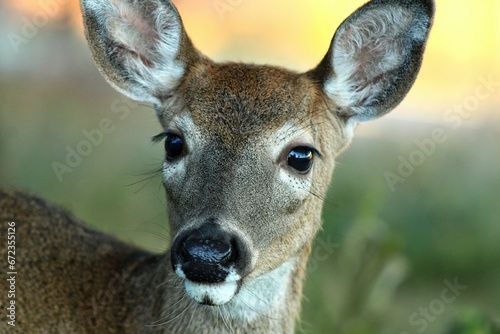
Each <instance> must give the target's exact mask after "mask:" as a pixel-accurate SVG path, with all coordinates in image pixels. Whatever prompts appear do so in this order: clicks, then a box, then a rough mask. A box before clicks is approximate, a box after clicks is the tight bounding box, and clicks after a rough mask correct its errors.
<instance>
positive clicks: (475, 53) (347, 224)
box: [0, 0, 500, 334]
mask: <svg viewBox="0 0 500 334" xmlns="http://www.w3.org/2000/svg"><path fill="white" fill-rule="evenodd" d="M174 3H175V4H176V5H177V7H178V8H179V11H180V13H181V15H182V17H183V20H184V24H185V26H186V29H187V31H188V33H189V34H190V36H191V38H192V39H193V41H194V43H195V44H196V45H197V46H198V48H199V49H201V50H202V51H203V52H204V53H205V54H207V55H209V56H210V57H212V58H214V59H216V60H235V61H249V62H255V63H270V64H275V65H281V66H286V67H291V68H293V69H296V70H301V71H302V70H307V69H310V68H312V67H314V66H315V65H316V64H317V63H318V62H319V61H320V60H321V58H322V57H323V55H324V54H325V52H326V51H327V48H328V46H329V43H330V40H331V37H332V36H333V33H334V31H335V29H336V27H337V26H338V25H339V24H340V23H341V22H342V20H343V19H344V18H346V17H347V16H348V15H349V14H350V13H351V12H352V11H354V10H355V9H356V8H357V7H359V6H360V5H362V4H363V1H358V0H356V1H340V0H337V1H335V0H328V1H326V0H317V1H305V0H300V1H293V2H292V1H287V2H286V3H285V2H283V1H270V0H267V1H264V0H252V1H250V0H210V1H199V0H198V1H195V0H174ZM0 35H1V36H2V38H1V39H0V186H9V187H17V188H24V189H28V190H31V191H34V192H37V193H39V194H41V195H43V196H44V197H46V198H48V199H50V200H51V201H54V202H56V203H59V204H61V205H63V206H64V207H66V208H68V209H70V210H72V211H73V212H74V213H75V214H76V215H77V216H78V217H80V218H82V219H84V220H85V221H87V222H89V223H90V224H92V225H94V226H96V227H98V228H99V229H101V230H104V231H107V232H109V233H112V234H114V235H117V236H118V237H119V238H120V239H122V240H125V241H127V242H130V243H135V244H137V245H140V246H142V247H144V248H146V249H148V250H151V251H155V252H158V251H162V250H165V248H166V247H167V240H168V235H166V232H165V226H166V224H167V221H166V218H165V206H164V196H163V190H162V187H161V185H160V177H159V175H158V173H157V172H156V171H157V170H158V168H159V167H160V166H161V162H162V156H163V148H162V145H161V144H159V145H152V144H151V141H150V138H151V137H152V136H153V135H155V134H157V133H159V132H160V131H161V128H160V126H159V124H157V121H156V118H155V114H154V111H153V110H152V108H151V107H149V106H143V105H137V104H135V103H133V102H131V101H129V100H127V99H126V98H123V97H121V96H120V95H119V94H118V93H116V92H115V91H114V90H113V89H112V88H110V87H109V86H108V84H107V83H106V82H105V81H104V79H102V78H101V76H100V74H99V73H98V71H97V69H96V67H95V65H94V64H93V61H92V59H91V56H90V53H89V51H88V48H87V46H86V42H85V40H84V38H83V33H82V24H81V15H80V10H79V4H78V2H77V1H75V0H41V1H37V0H3V1H2V2H0ZM499 62H500V2H499V1H498V0H476V1H473V0H462V1H453V0H437V16H436V19H435V24H434V28H433V31H432V33H431V37H430V41H429V45H428V48H427V51H426V56H425V60H424V63H423V67H422V70H421V72H420V76H419V78H418V80H417V82H416V84H415V86H414V88H413V89H412V91H411V92H410V94H409V95H408V97H407V98H406V99H405V101H404V102H403V103H402V104H401V105H400V106H399V107H398V108H397V109H396V110H394V111H393V112H392V113H391V114H389V115H387V116H385V117H383V118H381V119H379V120H377V121H375V122H372V123H366V124H362V125H360V126H359V127H358V129H357V133H356V134H357V136H356V137H355V139H354V142H353V144H352V146H351V148H350V149H349V150H348V151H347V152H346V153H344V155H343V156H342V157H340V158H339V160H338V162H337V168H336V171H335V174H334V178H333V182H332V185H331V190H330V192H329V195H328V199H327V201H326V204H325V209H324V216H323V217H324V218H323V220H324V225H323V226H324V229H323V231H321V232H320V234H319V235H318V237H317V239H316V243H315V249H314V250H313V253H312V256H311V261H310V263H309V270H308V279H307V282H306V286H305V291H304V294H305V298H304V303H303V316H302V319H301V322H300V323H299V325H298V332H299V333H333V332H336V333H399V334H410V333H411V334H413V333H499V332H500V330H499V329H498V327H499V326H500V325H499V323H500V111H499V105H500V66H499ZM103 122H104V123H106V124H108V126H109V127H107V129H108V132H106V133H103V136H101V137H99V136H97V137H94V142H92V143H91V144H90V145H89V144H88V143H89V141H88V137H89V136H91V134H95V133H96V131H97V130H99V129H100V128H101V127H102V124H103ZM110 124H111V125H110ZM75 152H76V153H78V152H83V154H75ZM495 328H496V329H495Z"/></svg>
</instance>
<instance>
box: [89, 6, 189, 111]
mask: <svg viewBox="0 0 500 334" xmlns="http://www.w3.org/2000/svg"><path fill="white" fill-rule="evenodd" d="M86 3H87V5H88V6H89V8H91V9H92V10H93V11H94V13H95V15H96V17H98V18H100V20H101V21H102V23H103V27H104V28H105V31H104V32H103V33H104V34H107V36H108V38H109V39H111V41H112V42H113V43H114V44H116V46H115V47H114V48H112V49H111V50H110V51H111V52H110V53H108V54H107V57H115V59H114V60H112V61H113V62H114V64H113V65H116V62H117V61H118V63H119V66H120V67H121V70H122V71H124V72H123V73H122V75H123V76H125V78H124V79H125V81H126V84H127V85H126V86H125V87H116V84H114V83H113V85H114V86H115V87H116V88H118V89H119V90H120V91H121V92H122V93H124V94H126V95H128V96H129V97H131V98H133V99H135V100H140V101H147V102H152V103H155V104H159V102H160V101H159V98H158V97H161V96H164V95H166V94H168V92H170V91H171V90H172V89H174V88H175V87H176V86H177V84H178V82H179V80H180V79H181V78H182V76H183V75H184V73H185V67H184V64H182V63H181V62H179V61H177V60H176V57H177V54H178V53H179V49H180V43H181V37H182V26H181V21H180V18H179V17H178V14H177V11H176V10H175V8H174V7H173V5H171V4H165V3H162V2H161V1H157V0H148V1H137V0H135V1H134V0H108V1H95V0H94V1H86Z"/></svg>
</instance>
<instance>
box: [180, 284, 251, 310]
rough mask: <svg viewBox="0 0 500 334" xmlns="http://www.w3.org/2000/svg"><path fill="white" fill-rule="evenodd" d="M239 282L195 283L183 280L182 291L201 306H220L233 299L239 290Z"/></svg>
mask: <svg viewBox="0 0 500 334" xmlns="http://www.w3.org/2000/svg"><path fill="white" fill-rule="evenodd" d="M240 282H241V281H234V282H224V283H196V282H192V281H190V280H184V289H185V291H186V293H187V294H188V296H189V297H191V298H192V299H193V300H195V301H196V302H198V303H199V304H202V305H208V306H220V305H224V304H226V303H228V302H229V301H231V300H232V299H233V297H234V296H236V294H237V293H238V291H239V289H240V286H241V284H240Z"/></svg>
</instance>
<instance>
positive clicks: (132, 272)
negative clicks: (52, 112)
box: [0, 0, 435, 333]
mask: <svg viewBox="0 0 500 334" xmlns="http://www.w3.org/2000/svg"><path fill="white" fill-rule="evenodd" d="M81 8H82V13H83V20H84V26H85V35H86V38H87V40H88V44H89V46H90V50H91V53H92V55H93V57H94V60H95V63H96V65H97V67H98V69H99V70H100V72H101V73H102V75H103V76H104V78H105V79H106V80H107V81H108V82H109V83H110V84H111V86H113V87H114V88H115V89H117V90H118V91H119V92H121V93H122V94H124V95H125V96H127V97H129V98H131V99H133V100H135V101H140V102H142V103H149V104H152V105H153V106H154V110H155V112H156V114H157V117H158V119H159V121H160V123H161V125H162V128H163V132H162V133H161V134H159V135H157V136H155V137H154V140H155V141H158V142H163V143H164V146H165V158H164V160H163V163H162V169H161V176H162V183H163V186H164V189H165V195H166V203H167V208H168V210H167V211H168V214H167V215H168V217H167V218H168V222H169V225H168V229H169V232H170V236H171V237H170V239H171V240H169V241H168V242H169V245H170V246H169V248H168V250H167V251H166V252H164V253H161V254H156V253H151V252H148V251H146V250H143V249H141V248H138V247H136V246H132V245H129V244H127V243H125V242H122V241H119V240H118V239H116V238H115V237H113V236H111V235H107V234H104V233H102V232H99V231H98V230H97V229H95V228H93V227H90V225H87V224H86V223H84V222H82V221H80V220H79V219H77V218H75V217H74V216H73V215H72V214H71V213H70V212H68V211H66V210H65V209H63V208H61V207H58V206H57V205H55V204H51V203H49V202H48V201H46V200H44V199H43V198H40V197H38V196H37V195H34V194H32V193H29V192H26V191H21V190H14V189H3V190H1V192H0V218H1V219H0V222H1V224H2V225H1V226H2V227H1V229H2V233H1V236H2V237H1V239H2V247H1V251H0V252H1V257H0V262H1V263H2V269H4V268H7V266H8V263H7V262H6V261H7V258H8V254H7V247H6V245H7V235H9V239H8V241H9V242H10V241H11V239H12V240H14V241H15V259H16V260H15V268H14V269H15V274H16V275H17V276H15V278H16V280H15V282H14V283H15V286H14V289H15V295H16V296H15V299H11V300H10V301H9V300H7V298H6V296H4V295H2V297H1V298H0V306H1V307H0V308H1V309H2V312H4V313H5V312H6V309H7V310H9V309H10V310H11V309H12V301H14V309H15V312H14V318H15V323H13V322H11V323H10V324H9V323H8V322H7V321H3V322H2V323H1V324H0V331H1V332H9V333H15V332H18V333H293V332H294V330H295V326H296V322H297V321H298V320H297V319H298V318H299V314H300V307H301V299H302V286H303V282H304V278H305V274H306V270H305V268H306V264H307V260H308V257H309V254H310V252H311V247H312V242H313V239H314V237H315V235H316V233H317V232H318V230H319V229H320V227H321V223H322V222H321V211H322V206H323V203H324V197H325V195H326V192H327V189H328V187H329V184H330V181H331V178H332V173H333V169H334V165H335V161H336V159H337V157H338V156H339V155H340V154H341V153H342V152H343V151H344V150H345V149H346V148H347V146H348V145H349V143H350V142H351V140H352V137H353V134H354V131H355V128H356V126H357V125H358V124H359V123H361V122H365V121H369V120H372V119H375V118H378V117H381V116H382V115H384V114H386V113H388V112H389V111H391V110H393V109H394V108H395V107H396V106H397V105H398V104H399V103H400V102H401V101H402V100H403V98H404V97H405V96H406V95H407V93H408V92H409V90H410V88H411V87H412V85H413V83H414V82H415V80H416V77H417V74H418V72H419V70H420V67H421V64H422V60H423V54H424V50H425V46H426V44H427V40H428V36H429V32H430V29H431V26H432V22H433V17H434V11H435V8H434V2H433V1H432V0H372V1H369V2H367V3H366V4H364V5H363V6H361V7H360V8H359V9H357V10H356V11H355V12H353V13H352V14H351V15H350V16H349V17H348V18H347V19H345V21H343V22H342V23H341V24H340V25H339V27H338V28H337V30H336V32H335V34H334V36H333V39H332V41H331V43H330V46H329V48H328V50H327V53H326V55H325V56H324V58H323V59H322V60H321V61H320V62H319V64H318V65H317V66H316V67H315V68H313V69H312V70H309V71H306V72H296V71H292V70H289V69H285V68H281V67H278V66H270V65H259V64H247V63H238V62H215V61H213V60H211V59H210V58H209V57H207V56H205V55H204V54H202V53H201V52H200V51H198V49H196V48H195V46H194V45H193V43H192V41H191V39H190V38H189V37H188V35H187V33H186V31H185V28H184V26H183V23H182V20H181V17H180V15H179V12H178V11H177V9H176V7H175V6H174V5H173V4H172V3H171V2H170V1H168V0H141V1H139V0H82V1H81ZM12 236H14V237H12ZM11 237H12V238H11ZM166 242H167V241H166ZM9 245H10V244H9ZM9 250H11V248H9ZM9 255H10V253H9ZM9 263H10V262H9ZM11 271H13V270H11ZM4 283H5V281H4ZM4 283H2V284H4ZM11 284H12V282H11ZM7 312H8V311H7ZM10 315H11V316H12V312H10ZM13 324H14V325H15V326H13Z"/></svg>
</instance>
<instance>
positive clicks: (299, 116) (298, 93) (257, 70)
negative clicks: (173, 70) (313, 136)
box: [180, 64, 317, 148]
mask: <svg viewBox="0 0 500 334" xmlns="http://www.w3.org/2000/svg"><path fill="white" fill-rule="evenodd" d="M180 90H181V92H182V96H183V109H184V110H185V111H187V112H188V113H190V115H191V118H192V120H193V123H194V125H195V126H196V128H197V129H199V131H202V132H204V133H206V134H209V135H211V136H216V137H217V138H218V139H219V140H220V141H221V142H222V143H224V144H225V145H229V146H231V147H234V148H235V147H237V146H241V145H242V144H246V143H247V142H248V141H249V140H252V141H253V140H255V139H256V138H261V137H267V136H270V135H271V134H272V133H274V132H276V131H277V130H278V129H279V128H281V127H283V125H284V124H285V123H287V122H289V123H290V122H293V123H295V124H296V125H297V127H298V128H303V129H307V128H310V127H311V123H314V119H313V118H312V116H313V114H314V113H316V112H317V110H315V109H316V108H315V97H316V87H315V85H314V84H313V83H312V82H311V81H310V80H308V79H307V78H306V77H304V76H303V75H299V74H296V73H294V72H292V71H288V70H285V69H281V68H275V67H270V66H259V65H248V64H217V65H216V64H210V65H206V64H203V65H199V66H197V67H196V68H195V69H193V70H192V71H190V73H189V74H188V75H187V76H186V78H185V80H184V82H183V85H182V86H181V88H180Z"/></svg>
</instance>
